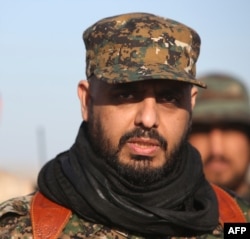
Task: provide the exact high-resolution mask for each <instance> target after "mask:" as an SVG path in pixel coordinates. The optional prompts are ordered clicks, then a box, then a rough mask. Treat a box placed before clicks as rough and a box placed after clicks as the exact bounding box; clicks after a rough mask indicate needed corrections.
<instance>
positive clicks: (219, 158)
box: [205, 155, 231, 164]
mask: <svg viewBox="0 0 250 239" xmlns="http://www.w3.org/2000/svg"><path fill="white" fill-rule="evenodd" d="M212 161H220V162H225V163H227V164H231V160H230V159H228V158H227V157H224V156H223V155H209V156H208V157H207V158H206V160H205V164H208V163H211V162H212Z"/></svg>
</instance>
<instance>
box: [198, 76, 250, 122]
mask: <svg viewBox="0 0 250 239" xmlns="http://www.w3.org/2000/svg"><path fill="white" fill-rule="evenodd" d="M199 79H200V80H202V81H203V82H205V83H206V84H207V87H208V88H207V89H206V90H203V89H201V90H200V91H199V92H198V96H197V99H196V106H195V108H194V111H193V125H194V126H195V125H196V124H199V123H201V124H214V123H237V124H239V123H240V124H245V125H249V126H250V103H249V95H248V91H247V89H246V86H244V85H243V83H242V82H241V81H240V80H238V79H236V78H234V77H232V76H229V75H225V74H208V75H206V76H203V77H201V78H199Z"/></svg>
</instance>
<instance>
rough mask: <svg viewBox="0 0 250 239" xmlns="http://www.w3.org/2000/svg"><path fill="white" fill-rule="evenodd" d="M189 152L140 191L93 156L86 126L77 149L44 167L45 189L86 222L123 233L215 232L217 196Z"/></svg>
mask: <svg viewBox="0 0 250 239" xmlns="http://www.w3.org/2000/svg"><path fill="white" fill-rule="evenodd" d="M184 148H185V149H184V150H183V152H182V159H180V163H179V166H178V167H177V168H176V169H175V170H173V172H171V173H170V174H169V175H167V176H166V178H165V179H163V180H162V181H161V182H158V183H154V184H153V185H149V186H147V187H137V186H134V185H131V184H129V183H128V182H127V181H125V180H124V179H122V178H121V177H119V175H117V173H116V172H115V171H114V170H113V169H112V168H110V167H109V166H107V164H106V163H105V160H104V159H102V158H100V157H98V156H97V155H96V154H95V152H93V149H92V148H91V145H90V143H89V140H88V138H87V133H86V123H83V124H82V126H81V127H80V130H79V133H78V136H77V138H76V142H75V144H74V145H73V146H72V147H71V149H70V150H69V151H67V152H64V153H61V154H59V155H58V156H57V157H56V158H55V159H53V160H51V161H49V162H48V163H47V164H46V165H45V166H44V167H43V168H42V170H41V172H40V173H39V177H38V186H39V190H40V191H41V193H43V194H44V195H45V196H47V197H48V198H49V199H51V200H52V201H55V202H57V203H58V204H61V205H63V206H65V207H67V208H69V209H71V210H72V211H73V212H75V213H76V214H77V215H79V216H80V217H82V218H84V219H86V220H88V221H91V222H94V223H98V224H103V225H106V226H109V227H112V228H117V229H118V230H123V231H126V232H130V233H135V234H139V235H144V236H147V237H151V236H154V237H156V236H192V235H199V234H205V233H209V232H211V231H212V230H213V229H214V228H215V227H216V226H217V224H218V209H217V201H216V197H215V194H214V192H213V190H212V188H211V187H210V185H209V183H208V182H207V181H206V180H205V178H204V175H203V172H202V163H201V160H200V156H199V154H198V152H197V151H196V150H195V149H194V148H193V147H192V146H191V145H189V144H187V145H186V146H185V147H184Z"/></svg>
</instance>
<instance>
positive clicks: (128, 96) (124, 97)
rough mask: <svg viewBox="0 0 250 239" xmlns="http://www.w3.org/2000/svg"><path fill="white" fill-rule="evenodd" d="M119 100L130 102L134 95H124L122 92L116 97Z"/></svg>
mask: <svg viewBox="0 0 250 239" xmlns="http://www.w3.org/2000/svg"><path fill="white" fill-rule="evenodd" d="M118 97H119V99H121V100H132V99H133V98H134V95H133V94H131V93H126V92H123V93H120V94H119V95H118Z"/></svg>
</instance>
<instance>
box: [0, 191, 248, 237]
mask: <svg viewBox="0 0 250 239" xmlns="http://www.w3.org/2000/svg"><path fill="white" fill-rule="evenodd" d="M31 200H32V195H29V196H26V197H20V198H14V199H11V200H9V201H6V202H4V203H2V204H0V239H17V238H20V239H32V238H33V235H32V226H31V220H30V204H31ZM235 200H237V202H238V205H239V206H240V207H241V209H242V211H243V212H244V215H245V217H246V219H247V221H248V222H250V205H247V204H245V203H244V202H243V201H242V200H240V199H235ZM59 238H60V239H70V238H74V239H80V238H81V239H83V238H84V239H85V238H90V239H97V238H100V239H144V238H145V237H140V236H136V235H131V234H128V233H126V232H121V231H118V230H114V229H110V228H108V227H105V226H103V225H100V224H94V223H90V222H87V221H85V220H83V219H81V218H79V217H78V216H77V215H76V214H72V215H71V217H70V219H69V222H68V223H67V225H66V227H65V228H64V229H63V231H62V233H61V235H60V236H59ZM215 238H217V239H222V238H223V229H222V227H221V226H220V225H218V228H217V229H216V230H214V232H213V234H210V235H202V236H198V237H178V238H177V237H168V238H166V239H215ZM145 239H146V238H145ZM154 239H157V237H154ZM161 239H163V238H161Z"/></svg>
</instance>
